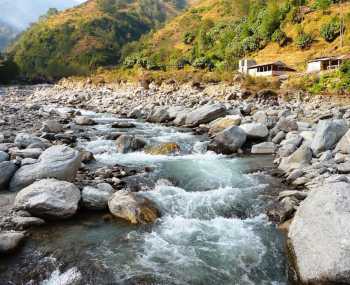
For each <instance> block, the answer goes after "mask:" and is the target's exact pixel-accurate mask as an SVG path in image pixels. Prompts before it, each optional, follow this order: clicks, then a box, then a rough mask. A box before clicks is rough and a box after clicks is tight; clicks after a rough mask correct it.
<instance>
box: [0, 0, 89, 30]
mask: <svg viewBox="0 0 350 285" xmlns="http://www.w3.org/2000/svg"><path fill="white" fill-rule="evenodd" d="M82 2H85V0H0V20H1V21H3V22H5V23H7V24H9V25H11V26H13V27H14V28H16V29H18V30H24V29H25V28H27V27H28V25H29V24H30V23H33V22H35V21H36V20H37V19H38V18H39V17H40V16H41V15H43V14H45V13H46V12H47V10H48V9H49V8H57V9H60V10H62V9H66V8H70V7H73V6H75V5H78V4H81V3H82Z"/></svg>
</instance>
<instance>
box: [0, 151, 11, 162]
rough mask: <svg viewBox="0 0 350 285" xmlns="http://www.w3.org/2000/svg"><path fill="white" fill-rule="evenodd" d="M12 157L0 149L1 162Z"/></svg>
mask: <svg viewBox="0 0 350 285" xmlns="http://www.w3.org/2000/svg"><path fill="white" fill-rule="evenodd" d="M9 159H10V156H9V155H8V154H7V153H6V152H4V151H0V162H4V161H8V160H9Z"/></svg>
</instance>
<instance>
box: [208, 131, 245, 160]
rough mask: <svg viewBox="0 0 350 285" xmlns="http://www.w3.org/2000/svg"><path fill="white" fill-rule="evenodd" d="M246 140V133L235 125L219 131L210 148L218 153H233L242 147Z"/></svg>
mask: <svg viewBox="0 0 350 285" xmlns="http://www.w3.org/2000/svg"><path fill="white" fill-rule="evenodd" d="M246 140H247V135H246V133H245V132H244V131H243V130H242V129H241V128H240V127H237V126H233V127H231V128H228V129H225V130H224V131H222V132H220V133H218V134H217V135H216V136H215V138H214V140H213V142H212V143H211V144H210V145H209V149H211V150H214V151H216V152H217V153H223V154H231V153H235V152H236V151H237V150H238V149H240V148H241V147H242V146H243V145H244V143H245V142H246Z"/></svg>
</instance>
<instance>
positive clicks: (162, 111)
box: [147, 107, 170, 123]
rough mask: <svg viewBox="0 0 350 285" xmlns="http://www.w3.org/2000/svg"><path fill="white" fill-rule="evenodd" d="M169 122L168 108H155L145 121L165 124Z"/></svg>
mask: <svg viewBox="0 0 350 285" xmlns="http://www.w3.org/2000/svg"><path fill="white" fill-rule="evenodd" d="M169 120H170V116H169V112H168V108H166V107H157V108H156V109H155V110H154V111H153V112H152V113H151V114H150V115H149V116H148V117H147V121H149V122H153V123H165V122H167V121H169Z"/></svg>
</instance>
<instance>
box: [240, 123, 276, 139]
mask: <svg viewBox="0 0 350 285" xmlns="http://www.w3.org/2000/svg"><path fill="white" fill-rule="evenodd" d="M240 127H241V129H242V130H243V131H244V132H245V133H246V134H247V139H252V140H254V139H264V138H266V137H267V136H268V135H269V130H268V129H267V127H266V126H265V125H263V124H260V123H249V124H243V125H241V126H240Z"/></svg>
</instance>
